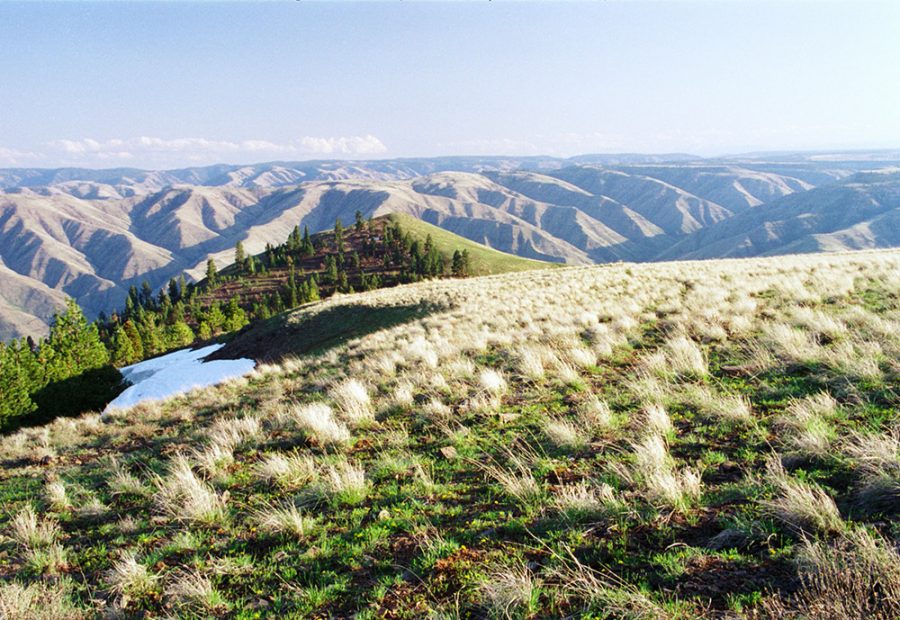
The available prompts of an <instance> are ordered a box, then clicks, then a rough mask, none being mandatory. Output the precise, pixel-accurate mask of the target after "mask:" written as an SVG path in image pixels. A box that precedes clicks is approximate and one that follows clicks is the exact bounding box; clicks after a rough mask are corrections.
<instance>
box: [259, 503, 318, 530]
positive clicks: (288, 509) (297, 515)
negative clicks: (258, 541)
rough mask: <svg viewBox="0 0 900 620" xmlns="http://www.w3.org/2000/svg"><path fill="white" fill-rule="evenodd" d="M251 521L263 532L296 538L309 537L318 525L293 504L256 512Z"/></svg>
mask: <svg viewBox="0 0 900 620" xmlns="http://www.w3.org/2000/svg"><path fill="white" fill-rule="evenodd" d="M253 520H254V522H255V523H256V524H257V527H259V529H260V530H262V531H263V532H266V533H268V534H280V535H288V536H293V537H296V538H304V537H306V536H309V535H310V534H311V533H312V532H313V531H314V529H315V527H316V525H317V523H318V520H317V519H316V518H315V517H311V516H309V515H306V514H304V513H303V512H302V511H301V510H300V509H299V508H297V506H296V505H295V504H290V503H289V504H285V505H284V506H271V505H270V506H267V507H265V508H262V509H260V510H257V511H256V512H255V513H254V516H253Z"/></svg>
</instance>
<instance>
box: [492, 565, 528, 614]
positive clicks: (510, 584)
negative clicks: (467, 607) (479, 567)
mask: <svg viewBox="0 0 900 620" xmlns="http://www.w3.org/2000/svg"><path fill="white" fill-rule="evenodd" d="M540 586H541V581H540V579H539V578H537V577H536V576H535V575H534V573H532V572H531V570H530V569H529V568H528V567H527V566H525V565H523V564H517V565H514V566H503V567H497V568H495V569H493V570H491V571H489V573H488V575H487V577H486V578H485V579H484V581H483V582H482V583H481V586H480V587H479V591H480V593H481V596H482V598H483V600H484V602H485V605H486V607H487V608H488V610H489V612H490V613H491V614H492V615H493V616H494V617H500V618H511V617H513V616H515V615H518V614H517V613H516V612H523V611H524V612H527V611H528V610H530V609H531V608H533V607H534V606H535V605H536V603H537V597H538V595H539V593H540Z"/></svg>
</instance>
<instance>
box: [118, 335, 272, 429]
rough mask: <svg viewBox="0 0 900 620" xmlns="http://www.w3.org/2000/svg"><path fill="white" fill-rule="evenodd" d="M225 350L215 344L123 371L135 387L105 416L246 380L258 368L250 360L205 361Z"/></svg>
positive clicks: (131, 387) (170, 354)
mask: <svg viewBox="0 0 900 620" xmlns="http://www.w3.org/2000/svg"><path fill="white" fill-rule="evenodd" d="M223 346H224V345H221V344H214V345H211V346H208V347H203V348H202V349H195V350H191V349H183V350H181V351H175V352H174V353H169V354H168V355H163V356H161V357H157V358H154V359H152V360H147V361H145V362H138V363H137V364H132V365H131V366H126V367H124V368H122V369H120V372H121V373H122V376H123V377H124V378H125V380H126V381H128V382H129V383H131V384H132V385H131V386H130V387H129V388H127V389H126V390H125V391H124V392H122V393H121V394H119V395H118V396H117V397H116V399H115V400H113V401H112V402H111V403H109V404H108V405H107V406H106V409H105V410H104V413H106V412H109V411H112V410H113V409H127V408H128V407H133V406H134V405H137V404H138V403H142V402H145V401H148V400H161V399H163V398H168V397H170V396H175V395H177V394H184V393H186V392H189V391H191V390H193V389H194V388H200V387H206V386H209V385H216V384H217V383H221V382H223V381H225V380H227V379H232V378H235V377H240V376H243V375H245V374H247V373H248V372H250V371H251V370H253V368H254V367H255V366H256V362H254V361H253V360H251V359H237V360H215V361H212V362H204V361H202V360H203V358H204V357H206V356H207V355H211V354H212V353H213V352H214V351H218V350H219V349H220V348H222V347H223Z"/></svg>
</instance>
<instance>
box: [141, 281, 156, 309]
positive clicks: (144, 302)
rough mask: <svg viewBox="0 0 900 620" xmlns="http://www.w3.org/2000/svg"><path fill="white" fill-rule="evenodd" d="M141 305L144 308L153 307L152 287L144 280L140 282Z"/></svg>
mask: <svg viewBox="0 0 900 620" xmlns="http://www.w3.org/2000/svg"><path fill="white" fill-rule="evenodd" d="M141 306H143V307H144V308H152V307H153V287H152V286H150V283H149V282H147V281H146V280H144V281H143V282H141Z"/></svg>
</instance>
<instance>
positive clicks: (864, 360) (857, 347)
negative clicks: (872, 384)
mask: <svg viewBox="0 0 900 620" xmlns="http://www.w3.org/2000/svg"><path fill="white" fill-rule="evenodd" d="M884 357H885V356H884V351H883V350H882V348H881V345H879V344H878V343H877V342H871V341H867V340H862V339H860V338H848V339H845V340H842V341H841V342H838V343H837V344H835V345H834V346H833V347H832V348H831V349H830V350H828V351H827V352H826V353H825V354H824V355H823V360H824V361H825V363H827V364H828V365H829V366H830V367H831V368H832V369H834V370H835V371H836V372H838V373H840V374H842V375H847V376H849V377H853V378H856V379H866V380H870V381H879V380H881V378H882V377H883V376H884V372H882V370H881V366H880V364H879V360H882V359H884Z"/></svg>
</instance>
